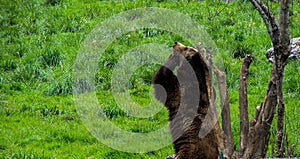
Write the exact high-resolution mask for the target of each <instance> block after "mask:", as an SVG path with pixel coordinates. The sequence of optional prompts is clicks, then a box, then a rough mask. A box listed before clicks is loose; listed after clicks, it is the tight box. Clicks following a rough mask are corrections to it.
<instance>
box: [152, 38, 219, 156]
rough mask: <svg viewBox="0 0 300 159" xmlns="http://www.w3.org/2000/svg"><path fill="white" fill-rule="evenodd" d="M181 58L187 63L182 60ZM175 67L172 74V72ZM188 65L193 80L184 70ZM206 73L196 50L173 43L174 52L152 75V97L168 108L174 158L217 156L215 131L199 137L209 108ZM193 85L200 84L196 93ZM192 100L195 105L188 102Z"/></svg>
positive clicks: (206, 69) (205, 67) (205, 68)
mask: <svg viewBox="0 0 300 159" xmlns="http://www.w3.org/2000/svg"><path fill="white" fill-rule="evenodd" d="M201 58H202V59H201ZM184 59H186V61H187V62H184V61H185V60H184ZM177 66H178V69H177V71H176V72H177V75H175V74H174V73H173V71H174V70H175V68H176V67H177ZM189 68H192V71H193V72H194V74H195V75H196V77H195V79H196V80H193V78H192V77H191V73H190V72H188V71H187V70H189ZM207 72H209V71H208V67H207V65H206V63H205V62H204V60H203V57H201V55H200V54H199V53H198V51H197V50H196V49H194V48H192V47H188V46H184V45H182V44H181V43H179V42H175V44H174V45H173V54H171V55H170V57H169V58H168V60H167V61H166V63H165V64H164V65H163V66H161V67H160V69H159V70H158V71H157V72H156V74H155V75H154V77H153V84H154V90H155V97H156V98H157V99H158V100H159V101H161V102H163V104H164V105H165V106H166V108H167V109H168V111H169V121H170V131H171V136H172V141H173V146H174V149H175V153H176V159H198V158H199V159H200V158H213V159H214V158H218V155H219V150H218V142H217V136H216V135H215V133H214V130H211V131H210V132H209V133H208V134H207V135H206V136H205V137H204V138H200V137H199V131H200V128H201V125H202V123H203V121H204V119H205V116H206V114H207V110H208V107H209V100H208V99H209V88H208V87H209V86H208V85H207V82H208V81H207V78H206V76H208V75H207ZM180 77H181V78H180ZM179 79H184V80H179ZM192 80H193V81H192ZM179 81H180V82H179ZM159 85H160V86H159ZM195 86H198V87H199V88H198V92H197V91H196V92H194V91H190V90H195ZM161 87H163V88H164V91H162V89H161ZM199 95H200V96H199ZM165 98H166V99H165ZM195 99H196V101H197V103H196V104H193V102H190V101H195ZM180 106H182V107H184V112H182V111H179V107H180ZM193 108H194V109H193ZM195 108H196V109H195ZM193 111H194V112H193ZM182 132H183V133H182Z"/></svg>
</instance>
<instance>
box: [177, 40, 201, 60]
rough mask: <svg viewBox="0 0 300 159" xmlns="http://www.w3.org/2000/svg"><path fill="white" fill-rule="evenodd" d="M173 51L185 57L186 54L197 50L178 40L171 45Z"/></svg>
mask: <svg viewBox="0 0 300 159" xmlns="http://www.w3.org/2000/svg"><path fill="white" fill-rule="evenodd" d="M173 53H174V54H175V55H176V54H180V55H182V56H183V57H185V58H186V57H188V56H191V55H193V54H195V53H197V50H196V49H194V48H192V47H189V46H185V45H183V44H181V43H180V42H175V43H174V45H173Z"/></svg>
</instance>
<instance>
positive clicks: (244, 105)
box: [239, 55, 252, 156]
mask: <svg viewBox="0 0 300 159" xmlns="http://www.w3.org/2000/svg"><path fill="white" fill-rule="evenodd" d="M251 62H252V59H251V56H250V55H246V57H245V58H244V59H243V62H242V67H241V72H240V86H239V98H240V156H241V155H242V154H243V153H244V151H245V149H246V147H247V142H248V131H249V119H248V97H247V86H248V72H249V71H248V70H249V66H250V64H251Z"/></svg>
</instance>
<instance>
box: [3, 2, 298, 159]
mask: <svg viewBox="0 0 300 159" xmlns="http://www.w3.org/2000/svg"><path fill="white" fill-rule="evenodd" d="M270 5H271V8H272V11H273V12H274V13H276V14H278V4H276V3H270ZM298 6H299V2H296V1H294V2H293V4H292V5H291V8H292V13H293V15H292V16H291V23H290V26H291V27H290V30H291V36H293V37H299V36H300V31H299V27H300V25H299V23H300V18H299V17H300V16H299V14H300V9H299V7H298ZM0 7H1V10H0V15H1V16H0V158H88V157H90V158H145V159H146V158H164V157H166V156H168V155H170V154H173V148H172V146H171V145H169V146H167V147H164V148H162V149H160V150H157V151H153V152H148V153H126V152H122V151H118V150H114V149H112V148H109V147H107V146H106V145H104V144H102V143H101V142H99V141H98V140H97V139H96V138H95V137H93V136H92V135H91V133H90V132H89V131H88V129H86V127H85V126H84V124H83V123H82V121H81V120H80V118H79V115H78V112H77V111H76V108H75V103H74V101H73V95H72V93H73V90H72V69H73V68H72V67H73V63H74V60H75V58H76V55H77V53H78V50H79V49H80V46H81V43H82V42H83V41H84V39H85V38H86V37H87V35H88V34H89V33H90V32H91V31H92V30H93V28H95V27H96V26H97V25H98V24H99V23H100V22H102V21H104V20H106V19H108V18H110V17H111V16H114V15H116V14H118V13H121V12H123V11H127V10H130V9H134V8H144V7H160V8H166V9H170V10H175V11H178V12H181V13H183V14H186V15H188V16H190V17H191V18H192V19H193V20H195V21H196V22H198V23H199V24H200V25H203V26H204V27H205V28H206V30H207V32H208V34H209V35H210V36H211V37H212V39H213V40H214V41H215V42H216V45H217V46H218V49H219V52H220V54H221V56H222V58H223V63H224V69H225V71H226V75H227V84H228V88H229V96H230V104H231V113H232V116H231V117H232V125H233V131H234V144H235V147H236V149H238V145H239V144H238V140H239V110H238V103H239V101H238V84H239V71H240V64H241V57H243V56H244V55H245V54H251V55H252V56H253V58H254V61H253V63H252V64H251V66H250V73H249V88H248V90H249V96H248V98H249V112H250V115H249V116H250V119H251V118H253V116H254V112H255V107H256V106H258V105H259V104H260V102H262V101H263V98H264V95H265V92H266V88H267V83H268V78H269V76H270V72H271V64H269V63H268V62H267V60H266V58H265V56H264V52H265V50H267V49H268V48H270V47H271V42H270V39H269V37H268V35H267V31H266V29H265V26H264V24H263V21H262V19H261V17H260V16H259V14H258V13H257V12H256V11H255V10H254V9H253V7H252V5H251V4H250V3H249V2H242V1H238V2H234V3H230V4H228V5H225V4H221V6H220V9H219V10H221V9H222V8H224V7H225V9H224V10H222V11H221V12H220V14H218V15H217V16H213V14H214V13H215V12H216V3H215V2H214V1H206V2H201V3H200V2H194V1H193V2H189V3H187V2H184V1H146V2H145V1H134V2H122V1H112V2H111V1H85V0H79V1H74V0H67V1H61V0H44V1H38V0H31V1H26V2H23V1H20V0H14V1H8V0H4V1H1V4H0ZM187 29H188V28H187ZM174 41H180V42H182V43H184V44H189V43H188V42H187V41H186V39H184V38H183V37H181V36H179V35H177V34H174V33H172V32H168V31H165V30H159V29H148V28H145V29H141V30H137V31H134V32H129V33H126V35H123V36H121V37H119V38H118V39H116V40H115V41H114V42H113V43H112V44H110V45H109V47H108V48H107V49H106V50H105V53H104V54H103V56H102V57H101V59H100V60H99V62H98V70H97V73H96V76H95V83H96V84H95V86H96V89H97V90H96V92H97V93H96V95H97V98H98V101H99V103H100V104H101V105H102V109H101V111H102V113H104V114H105V115H106V116H107V117H108V118H109V119H110V120H111V121H112V122H113V123H114V124H115V125H117V126H119V127H120V128H122V129H124V130H126V131H132V132H137V133H142V132H152V131H154V130H158V129H160V128H161V127H163V126H165V125H166V124H167V123H168V121H167V116H168V114H167V111H166V110H165V109H162V110H161V111H159V112H158V113H157V114H156V115H154V116H152V117H150V118H136V117H132V116H130V114H128V113H127V112H125V111H123V110H122V109H121V108H119V107H118V105H117V104H116V102H115V101H114V98H113V96H112V94H111V93H110V90H111V81H110V79H111V74H112V70H113V68H114V67H115V66H116V64H117V63H118V60H119V59H120V58H121V56H122V55H123V54H124V53H126V52H127V51H129V50H131V49H133V48H135V47H137V46H139V45H142V44H147V43H158V44H166V45H168V46H172V44H173V42H174ZM192 45H194V44H192ZM158 67H159V66H158V65H153V64H147V65H144V66H142V67H140V68H139V69H137V70H136V72H135V73H134V74H133V75H132V76H131V78H130V87H129V88H130V90H129V93H130V95H131V99H132V100H133V101H134V102H135V103H137V104H138V105H140V106H141V107H145V106H147V104H149V103H150V96H149V93H148V92H149V91H151V89H150V88H151V77H152V75H153V73H154V72H155V71H156V69H157V68H158ZM283 83H284V86H283V88H284V98H285V106H286V118H285V120H286V121H285V122H286V131H287V134H288V142H289V151H290V153H291V154H292V156H300V146H299V145H300V143H299V141H300V139H299V137H298V136H299V132H300V131H299V127H300V125H299V124H300V118H299V116H298V115H297V114H299V113H300V109H299V107H298V106H299V105H300V102H299V101H300V96H299V92H300V90H299V89H300V62H299V61H297V62H290V63H289V64H288V65H287V67H286V69H285V78H284V82H283ZM275 120H276V115H275V119H274V122H273V125H272V128H271V131H272V135H271V137H270V141H271V142H274V140H275V134H276V122H275ZM270 155H271V145H270V149H269V151H268V156H270Z"/></svg>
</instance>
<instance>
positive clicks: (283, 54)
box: [242, 0, 290, 158]
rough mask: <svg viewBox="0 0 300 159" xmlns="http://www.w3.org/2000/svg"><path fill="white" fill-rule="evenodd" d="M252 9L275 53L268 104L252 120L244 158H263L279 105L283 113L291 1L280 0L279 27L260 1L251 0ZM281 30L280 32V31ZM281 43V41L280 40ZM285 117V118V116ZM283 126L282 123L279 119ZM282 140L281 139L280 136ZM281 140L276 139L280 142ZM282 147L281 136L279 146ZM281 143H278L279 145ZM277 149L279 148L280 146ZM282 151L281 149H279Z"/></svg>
mask: <svg viewBox="0 0 300 159" xmlns="http://www.w3.org/2000/svg"><path fill="white" fill-rule="evenodd" d="M250 1H251V3H252V4H253V6H254V7H255V8H256V9H257V10H258V12H259V13H260V15H261V16H262V18H263V20H264V22H265V25H266V27H267V29H268V33H269V35H270V38H271V40H272V43H273V47H274V52H275V64H273V67H272V74H271V77H270V80H269V84H268V90H267V94H266V96H265V100H264V102H263V103H262V105H261V108H260V113H259V115H258V118H257V120H256V121H255V120H253V121H252V124H251V126H250V130H249V133H248V145H247V148H246V150H245V153H244V154H243V157H242V158H264V157H265V152H266V145H267V144H268V140H269V134H270V127H271V124H272V120H273V118H274V114H275V108H276V105H277V104H278V105H279V108H280V109H279V110H280V113H282V112H283V113H284V104H283V98H282V79H283V71H284V66H285V64H286V60H287V57H288V55H289V53H290V51H289V49H288V47H289V33H288V24H289V18H288V12H289V0H281V5H280V6H281V9H280V27H278V24H277V22H276V20H275V18H274V16H273V15H272V14H271V13H270V11H269V9H268V8H267V7H266V6H265V5H264V4H263V3H262V2H261V0H250ZM279 28H280V31H279ZM279 39H280V40H279ZM283 115H284V114H283ZM280 123H283V120H282V119H280ZM277 136H279V137H280V135H277ZM279 140H280V139H278V138H277V141H279ZM281 143H282V136H281V141H280V145H282V144H281ZM278 144H279V143H278V142H277V145H278ZM277 147H278V146H277ZM280 147H281V146H280Z"/></svg>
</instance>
